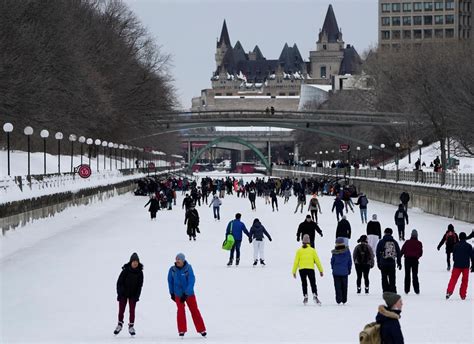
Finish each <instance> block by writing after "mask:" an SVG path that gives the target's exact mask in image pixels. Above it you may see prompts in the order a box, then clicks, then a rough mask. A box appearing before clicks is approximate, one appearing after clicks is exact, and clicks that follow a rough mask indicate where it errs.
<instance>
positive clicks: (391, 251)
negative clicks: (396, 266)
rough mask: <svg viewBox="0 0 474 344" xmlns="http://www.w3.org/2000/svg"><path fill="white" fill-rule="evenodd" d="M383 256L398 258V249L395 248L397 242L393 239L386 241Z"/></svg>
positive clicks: (385, 257)
mask: <svg viewBox="0 0 474 344" xmlns="http://www.w3.org/2000/svg"><path fill="white" fill-rule="evenodd" d="M383 258H384V259H389V258H391V259H393V260H396V259H397V249H396V248H395V243H394V242H393V241H386V242H385V245H384V247H383Z"/></svg>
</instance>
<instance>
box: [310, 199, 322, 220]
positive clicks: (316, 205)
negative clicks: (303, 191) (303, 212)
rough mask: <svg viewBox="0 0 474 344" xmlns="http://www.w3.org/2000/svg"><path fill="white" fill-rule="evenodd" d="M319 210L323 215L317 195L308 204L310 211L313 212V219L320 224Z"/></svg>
mask: <svg viewBox="0 0 474 344" xmlns="http://www.w3.org/2000/svg"><path fill="white" fill-rule="evenodd" d="M318 210H319V213H320V214H322V212H321V206H320V205H319V201H318V197H317V195H316V193H314V194H313V197H311V200H310V201H309V204H308V211H310V212H311V219H312V220H313V221H314V222H316V223H318Z"/></svg>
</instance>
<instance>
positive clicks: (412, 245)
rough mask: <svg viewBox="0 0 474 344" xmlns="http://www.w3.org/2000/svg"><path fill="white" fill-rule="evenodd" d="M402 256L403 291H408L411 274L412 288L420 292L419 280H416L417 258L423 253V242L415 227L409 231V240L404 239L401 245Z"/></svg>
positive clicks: (417, 292)
mask: <svg viewBox="0 0 474 344" xmlns="http://www.w3.org/2000/svg"><path fill="white" fill-rule="evenodd" d="M401 253H402V257H403V256H405V293H407V294H408V293H409V292H410V285H411V282H410V278H411V276H412V275H413V290H415V293H416V294H419V293H420V282H419V281H418V260H419V259H420V258H421V256H422V255H423V244H422V243H421V241H419V240H418V232H417V230H416V229H414V230H412V231H411V237H410V240H408V241H405V243H404V244H403V246H402V251H401Z"/></svg>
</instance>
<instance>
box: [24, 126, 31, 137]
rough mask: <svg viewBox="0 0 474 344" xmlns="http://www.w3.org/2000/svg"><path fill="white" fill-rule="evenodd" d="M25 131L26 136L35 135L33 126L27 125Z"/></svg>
mask: <svg viewBox="0 0 474 344" xmlns="http://www.w3.org/2000/svg"><path fill="white" fill-rule="evenodd" d="M23 133H24V134H25V135H26V136H30V135H33V128H32V127H25V129H23Z"/></svg>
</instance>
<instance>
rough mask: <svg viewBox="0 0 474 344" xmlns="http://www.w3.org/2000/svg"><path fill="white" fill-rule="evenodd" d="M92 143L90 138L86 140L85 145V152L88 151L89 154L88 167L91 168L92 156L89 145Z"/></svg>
mask: <svg viewBox="0 0 474 344" xmlns="http://www.w3.org/2000/svg"><path fill="white" fill-rule="evenodd" d="M93 143H94V140H92V139H91V138H88V139H87V140H86V144H87V150H88V153H89V167H91V155H92V152H91V145H92V144H93Z"/></svg>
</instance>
